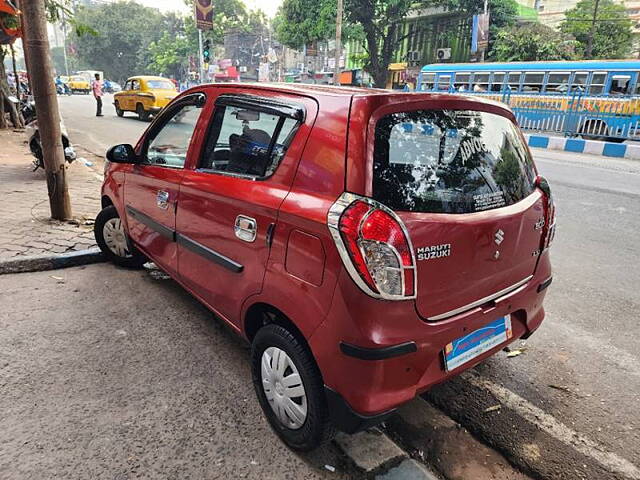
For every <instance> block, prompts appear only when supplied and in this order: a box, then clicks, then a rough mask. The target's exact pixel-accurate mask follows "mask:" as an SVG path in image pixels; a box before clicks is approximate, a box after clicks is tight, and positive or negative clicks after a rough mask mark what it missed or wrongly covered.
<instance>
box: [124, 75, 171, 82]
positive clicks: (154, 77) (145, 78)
mask: <svg viewBox="0 0 640 480" xmlns="http://www.w3.org/2000/svg"><path fill="white" fill-rule="evenodd" d="M129 80H168V81H171V80H170V79H168V78H166V77H157V76H155V75H136V76H135V77H129V78H127V82H128V81H129Z"/></svg>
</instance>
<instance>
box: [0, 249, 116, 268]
mask: <svg viewBox="0 0 640 480" xmlns="http://www.w3.org/2000/svg"><path fill="white" fill-rule="evenodd" d="M104 261H105V258H104V256H103V255H102V252H101V251H100V249H99V248H89V249H87V250H77V251H75V252H69V253H61V254H55V255H49V254H45V255H30V256H23V257H14V258H9V259H6V260H3V259H0V275H4V274H8V273H26V272H40V271H44V270H56V269H58V268H69V267H77V266H79V265H88V264H90V263H98V262H104Z"/></svg>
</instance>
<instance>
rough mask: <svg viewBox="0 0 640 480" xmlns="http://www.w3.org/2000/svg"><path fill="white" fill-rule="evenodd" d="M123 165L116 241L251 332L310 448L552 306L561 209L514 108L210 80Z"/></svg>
mask: <svg viewBox="0 0 640 480" xmlns="http://www.w3.org/2000/svg"><path fill="white" fill-rule="evenodd" d="M107 158H108V160H109V163H108V165H107V168H106V175H105V180H104V185H103V187H102V206H103V210H102V211H101V212H100V214H99V215H98V217H97V219H96V223H95V234H96V239H97V242H98V244H99V245H100V247H101V249H102V250H103V251H104V253H105V255H106V256H107V257H108V258H109V259H111V260H112V261H113V262H115V263H116V264H118V265H122V266H130V267H133V266H140V265H142V264H143V263H144V262H146V261H148V259H151V260H153V261H154V262H155V263H156V264H157V265H158V266H160V267H161V268H162V269H163V270H165V271H166V272H167V273H168V274H169V275H171V276H172V277H173V278H174V279H175V280H176V281H177V282H178V283H180V284H181V285H182V286H184V288H186V289H187V290H189V291H190V292H191V293H192V294H193V295H194V296H195V297H197V298H198V299H199V300H200V301H201V302H203V303H204V304H206V305H207V306H208V307H209V308H210V309H211V310H212V311H213V312H215V314H216V315H217V316H219V317H220V318H222V319H223V320H224V321H225V322H226V323H228V324H229V325H230V326H231V328H233V329H234V330H235V331H237V332H238V333H239V334H241V335H243V336H244V337H246V339H247V340H248V341H249V342H251V345H252V371H253V381H254V384H255V390H256V393H257V396H258V399H259V401H260V404H261V406H262V408H263V410H264V413H265V414H266V416H267V418H268V420H269V422H270V423H271V425H272V427H273V428H274V430H275V431H276V432H277V433H278V434H279V435H280V437H281V438H282V439H283V440H284V441H285V442H286V443H287V444H288V445H289V446H291V447H292V448H295V449H301V450H305V449H311V448H314V447H316V446H317V445H319V444H320V443H321V442H323V441H324V440H326V439H328V438H330V437H331V435H332V434H333V432H334V431H335V429H339V430H343V431H346V432H349V433H351V432H356V431H358V430H361V429H363V428H366V427H369V426H372V425H374V424H376V423H378V422H380V421H382V420H383V419H384V418H385V417H386V416H388V415H389V414H391V413H392V412H393V411H394V409H395V408H396V407H398V406H399V405H401V404H403V403H405V402H407V401H409V400H411V399H412V398H414V397H415V396H416V395H418V394H419V393H421V392H424V391H425V390H427V389H429V388H430V387H431V386H433V385H434V384H436V383H439V382H442V381H444V380H446V379H447V378H450V377H452V376H455V375H456V374H458V373H460V372H462V371H463V370H465V369H468V368H470V367H472V366H474V365H475V364H477V363H478V362H481V361H482V360H484V359H486V358H487V357H489V356H491V355H493V354H494V353H496V352H497V351H499V350H500V349H502V348H504V347H505V346H506V345H507V344H509V343H511V342H513V341H514V340H516V339H519V338H526V337H528V336H529V335H531V334H532V332H533V331H535V330H536V329H537V328H538V327H539V326H540V323H541V322H542V319H543V317H544V309H543V306H542V302H543V299H544V296H545V293H546V288H547V286H548V285H549V284H550V283H551V265H550V262H549V244H550V242H551V240H552V238H553V232H554V218H555V214H554V206H553V202H552V198H551V193H550V190H549V186H548V184H547V182H546V181H545V180H544V179H543V178H542V177H540V176H539V175H537V173H536V169H535V166H534V164H533V161H532V158H531V154H530V152H529V150H528V148H527V146H526V143H525V141H524V139H523V136H522V134H521V132H520V131H519V129H518V127H517V126H516V124H515V120H514V116H513V114H512V113H511V112H510V110H509V109H508V108H507V107H505V106H504V105H501V104H498V103H493V102H489V101H482V100H478V99H475V98H466V97H463V96H458V95H455V96H451V95H438V94H429V93H392V92H389V91H383V90H367V89H355V88H353V89H351V88H332V87H319V86H295V87H294V86H273V85H264V86H262V85H242V84H227V85H204V86H201V87H196V88H192V89H191V90H188V91H187V92H184V93H183V94H181V95H180V96H178V97H177V98H176V99H174V100H173V101H172V102H171V104H169V106H167V107H166V108H165V109H164V110H163V111H162V113H161V114H160V115H158V117H157V118H155V120H154V121H153V123H151V125H150V126H149V128H148V129H147V131H146V132H145V133H144V135H143V136H142V138H141V139H140V141H139V142H138V144H137V145H136V146H135V147H132V146H130V145H118V146H115V147H113V148H112V149H111V150H109V152H108V154H107Z"/></svg>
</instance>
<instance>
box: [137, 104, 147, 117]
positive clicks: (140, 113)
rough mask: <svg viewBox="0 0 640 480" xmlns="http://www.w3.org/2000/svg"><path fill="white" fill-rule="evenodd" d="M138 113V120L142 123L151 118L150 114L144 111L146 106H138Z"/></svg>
mask: <svg viewBox="0 0 640 480" xmlns="http://www.w3.org/2000/svg"><path fill="white" fill-rule="evenodd" d="M136 113H137V114H138V118H139V119H140V120H142V121H145V120H147V119H148V118H149V112H147V111H146V110H145V109H144V106H143V105H142V104H141V103H139V104H137V105H136Z"/></svg>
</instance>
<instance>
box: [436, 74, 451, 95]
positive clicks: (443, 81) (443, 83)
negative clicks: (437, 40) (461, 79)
mask: <svg viewBox="0 0 640 480" xmlns="http://www.w3.org/2000/svg"><path fill="white" fill-rule="evenodd" d="M450 84H451V75H449V74H447V75H443V74H442V73H441V74H440V75H439V76H438V90H440V91H449V85H450Z"/></svg>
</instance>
